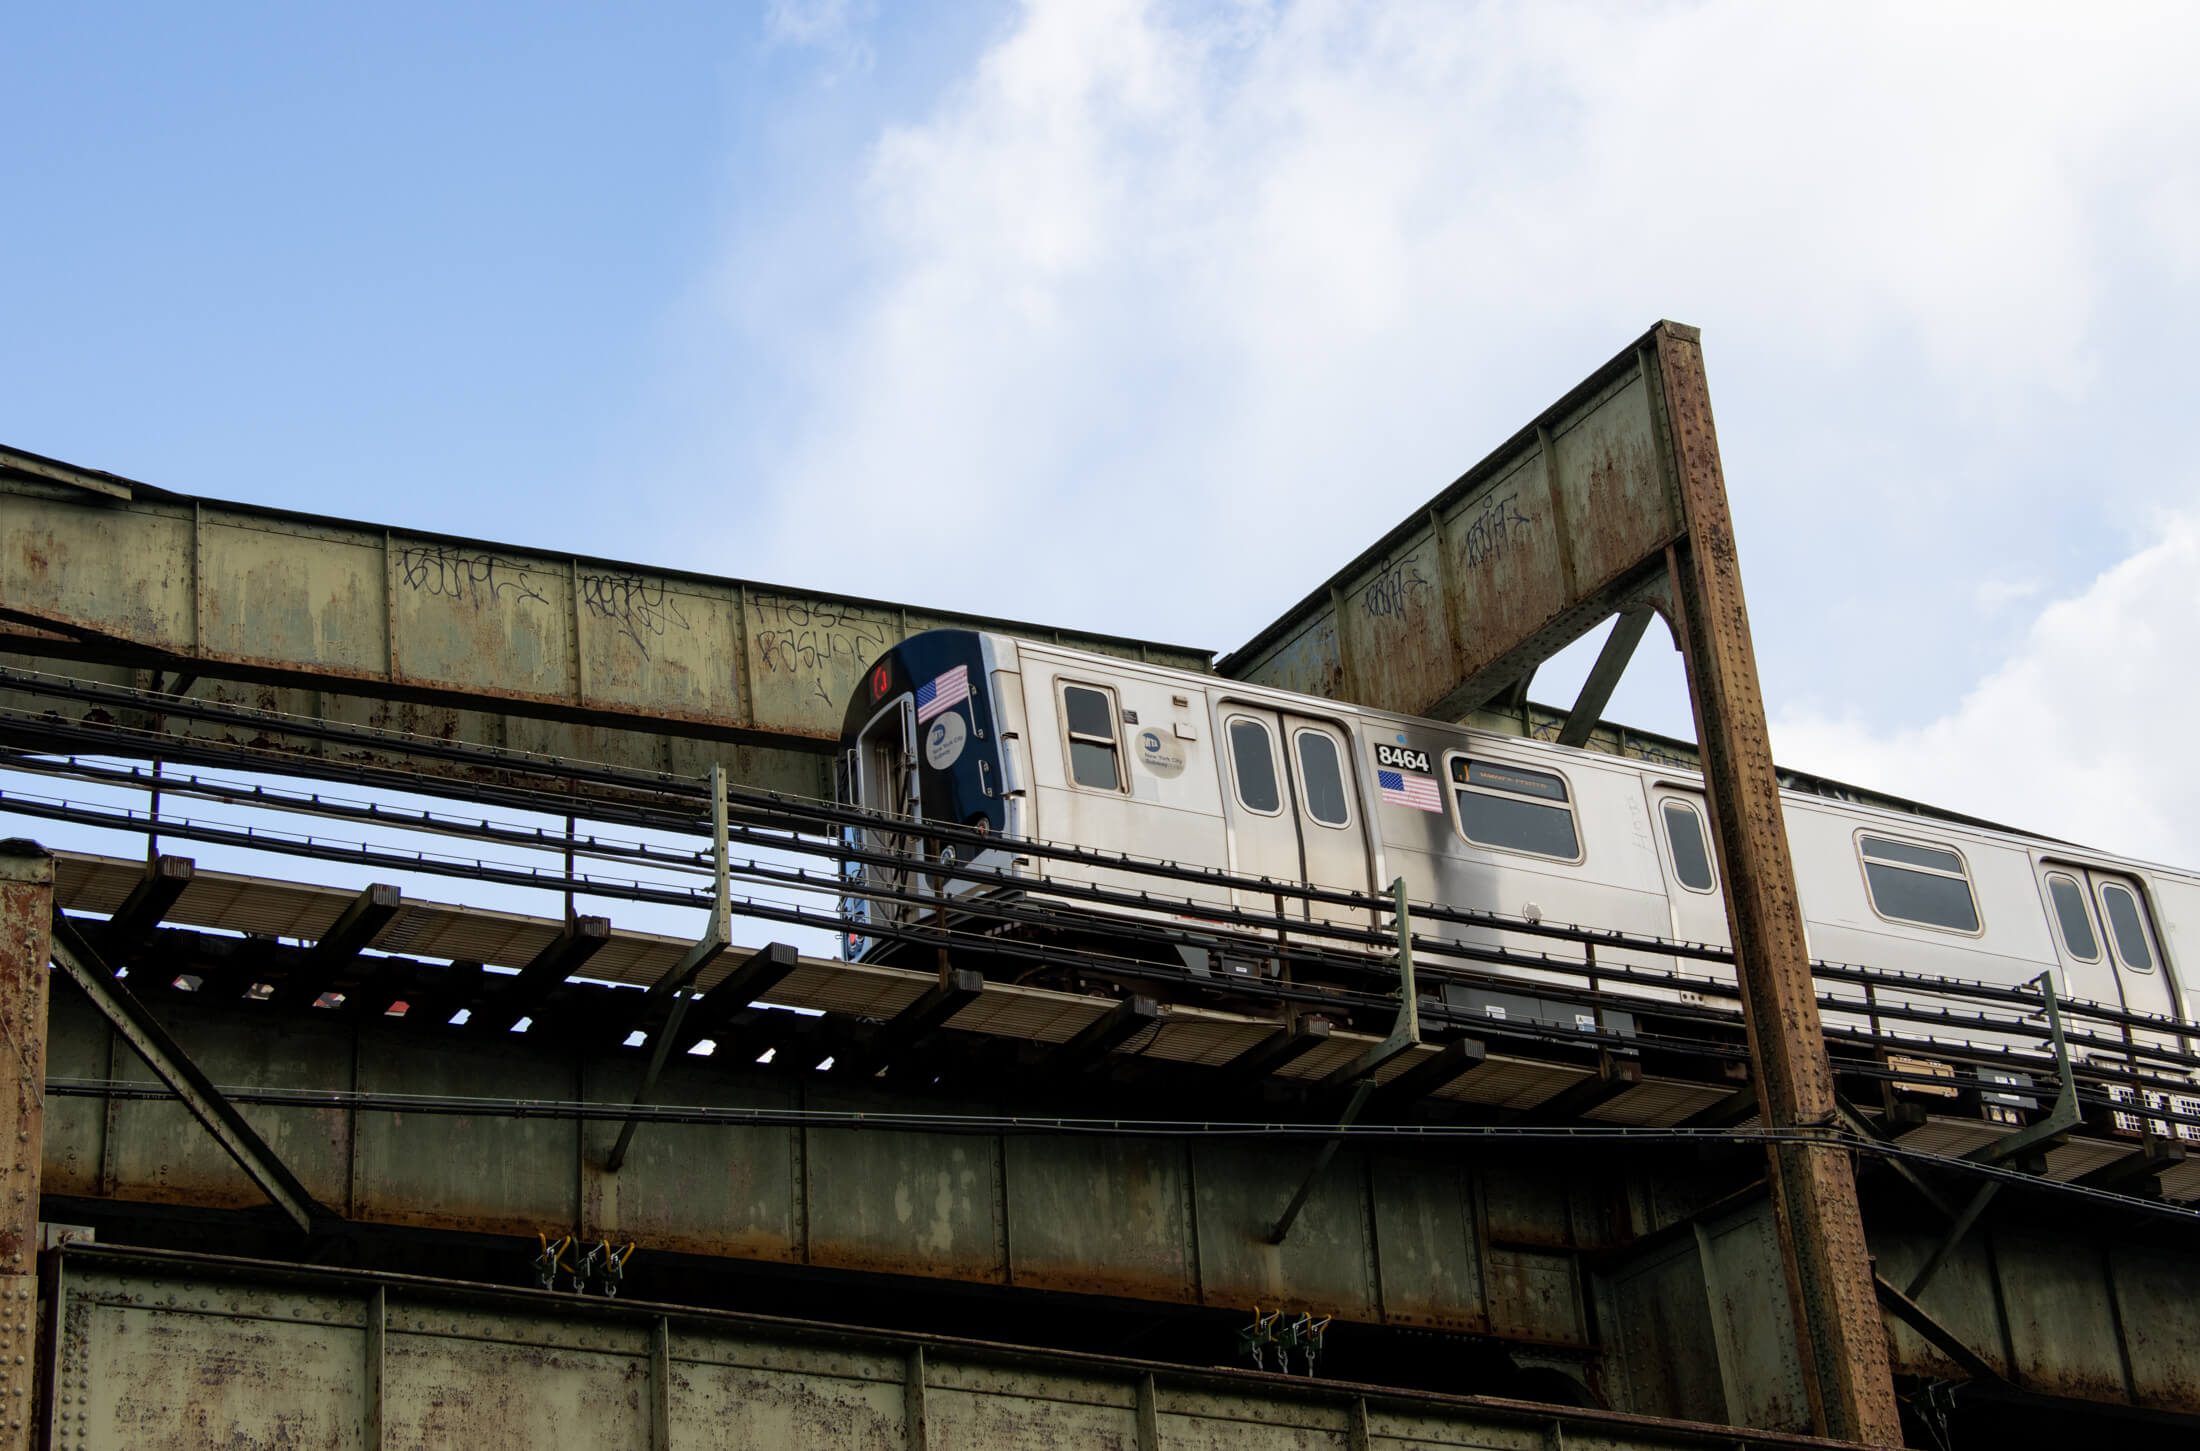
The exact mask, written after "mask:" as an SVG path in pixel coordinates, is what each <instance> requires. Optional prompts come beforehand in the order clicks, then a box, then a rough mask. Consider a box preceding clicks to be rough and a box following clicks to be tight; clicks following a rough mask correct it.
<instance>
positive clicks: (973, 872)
mask: <svg viewBox="0 0 2200 1451" xmlns="http://www.w3.org/2000/svg"><path fill="white" fill-rule="evenodd" d="M16 764H18V765H19V766H24V768H26V769H29V770H32V771H34V772H38V771H43V773H44V774H50V775H60V776H67V777H70V778H73V779H85V780H91V781H96V782H101V783H105V784H115V785H126V786H131V787H135V788H137V789H142V790H148V791H149V790H155V789H160V790H164V791H168V792H173V793H174V794H179V795H199V796H205V797H211V798H213V799H219V800H225V801H229V802H231V803H233V804H246V805H255V806H273V807H275V808H276V809H290V810H294V811H300V812H306V813H309V814H312V813H317V814H323V815H328V816H331V817H335V818H338V819H349V820H355V821H369V822H372V823H373V824H377V825H386V826H391V827H393V828H397V829H405V830H419V831H423V832H431V833H438V834H444V835H454V836H461V837H466V838H469V839H476V840H494V841H499V842H501V843H503V844H506V845H513V846H517V847H520V848H523V849H531V850H542V851H551V852H562V851H565V850H567V849H569V848H568V841H569V840H570V841H571V842H572V844H573V849H578V848H579V845H580V843H582V842H584V841H585V842H586V843H587V844H588V846H589V848H590V850H589V851H587V852H586V854H588V855H591V856H597V857H600V858H602V859H607V860H639V861H644V862H647V863H649V864H652V865H656V866H660V867H663V868H666V869H670V870H693V871H698V872H700V871H703V870H705V869H706V868H705V866H704V864H703V862H702V860H701V854H700V853H676V852H670V851H665V850H662V849H659V848H650V847H646V846H641V845H632V846H627V845H624V844H606V843H604V842H602V841H601V839H600V838H596V837H594V836H590V837H587V838H577V837H576V838H566V837H561V836H556V835H553V834H551V833H550V832H549V831H547V830H545V829H542V828H525V827H502V826H493V825H492V824H491V823H490V822H488V821H486V820H482V821H480V822H479V824H478V825H475V824H474V823H472V822H460V821H457V820H456V819H451V820H444V819H442V818H437V817H434V816H433V814H432V813H427V812H415V811H399V810H396V809H392V808H387V807H382V806H380V805H379V804H375V803H363V804H360V805H358V806H350V805H347V804H345V803H326V802H322V801H320V798H318V797H308V798H305V799H304V800H300V799H299V798H298V797H296V796H293V795H291V794H290V793H282V792H270V791H268V790H267V789H266V788H264V787H259V786H252V787H232V786H230V785H228V784H226V783H206V782H203V781H199V780H197V779H196V778H191V777H185V778H182V782H183V784H182V785H180V786H179V785H178V784H176V782H177V778H173V777H163V778H159V779H158V780H157V781H156V779H155V778H153V777H152V776H151V775H150V774H149V773H143V772H140V771H138V770H136V769H135V768H103V767H88V766H84V765H83V764H82V763H80V762H69V763H66V764H59V765H52V764H48V763H45V762H36V763H32V764H28V765H26V764H25V763H23V762H20V761H19V762H17V763H16ZM132 829H144V830H150V829H152V828H151V827H150V826H148V827H145V828H132ZM735 834H736V835H738V836H740V837H741V838H742V839H744V840H747V841H749V842H750V843H751V844H761V845H764V846H765V847H767V848H769V849H772V850H779V851H785V852H787V853H788V854H790V855H822V856H826V857H829V858H833V859H837V860H852V861H863V862H867V863H870V864H875V865H885V866H889V867H903V868H907V867H910V866H918V867H924V868H930V867H935V866H937V865H939V864H937V863H932V862H929V861H925V860H924V859H921V858H909V857H906V856H902V855H897V854H891V853H878V852H864V851H861V850H860V849H850V848H836V847H824V846H820V847H813V846H810V845H808V844H807V843H803V844H793V843H789V842H786V841H783V840H782V839H781V838H779V837H777V836H775V835H766V834H763V833H760V832H756V831H754V830H752V829H748V828H741V829H739V830H737V831H736V833H735ZM952 872H953V874H954V876H955V877H956V878H957V879H958V880H964V879H968V880H980V881H990V882H996V883H999V884H1001V885H1005V886H1011V887H1015V888H1018V889H1021V890H1024V891H1035V890H1037V891H1043V892H1044V893H1045V894H1046V895H1049V896H1069V897H1074V898H1078V899H1081V900H1089V901H1096V902H1100V903H1103V904H1106V905H1112V906H1119V907H1123V908H1126V909H1129V910H1134V911H1153V910H1160V911H1175V910H1177V909H1182V912H1183V914H1185V915H1198V916H1201V917H1202V918H1203V919H1204V920H1207V921H1210V922H1216V923H1220V924H1224V925H1229V926H1239V927H1245V928H1248V929H1251V930H1253V931H1255V932H1258V933H1263V934H1265V933H1267V932H1271V931H1284V932H1289V933H1290V934H1292V935H1294V936H1300V937H1304V936H1310V935H1311V936H1324V937H1328V938H1331V939H1334V940H1339V941H1345V942H1349V943H1352V944H1354V945H1360V946H1370V947H1378V948H1379V947H1383V946H1387V945H1388V944H1389V941H1390V938H1389V935H1388V934H1385V933H1380V932H1375V931H1370V930H1367V929H1359V928H1352V927H1348V926H1344V925H1342V924H1329V923H1321V922H1314V921H1308V920H1301V919H1291V918H1280V919H1279V918H1277V917H1274V916H1272V915H1270V914H1267V913H1255V912H1245V911H1242V910H1237V909H1231V908H1224V907H1217V906H1214V905H1213V904H1207V903H1199V902H1195V901H1190V900H1179V899H1175V898H1160V899H1155V898H1153V897H1152V896H1151V895H1150V894H1147V893H1136V894H1132V893H1129V892H1115V891H1110V890H1108V889H1105V888H1099V887H1095V886H1093V885H1091V884H1087V883H1075V882H1064V881H1061V880H1059V879H1056V878H1050V877H1031V876H1026V875H1023V874H1020V873H1012V872H1001V871H995V870H993V869H989V868H985V867H981V866H977V865H974V864H960V865H956V866H954V867H953V868H952ZM928 874H932V875H946V874H947V873H946V872H934V873H928ZM744 877H745V879H750V880H757V881H772V882H777V883H780V884H782V885H790V886H793V887H794V888H795V889H796V890H799V891H806V892H815V893H818V894H821V895H829V896H834V897H837V898H848V897H856V898H867V899H870V900H877V901H900V902H904V903H907V904H909V905H914V906H920V907H925V908H934V907H936V906H938V905H939V899H938V898H937V897H935V896H931V895H926V894H921V893H910V892H900V893H896V892H894V891H892V890H891V889H882V888H877V887H870V886H865V885H859V884H857V883H854V882H851V881H849V880H848V879H847V878H846V877H843V876H838V875H834V876H830V877H827V876H820V875H815V874H812V873H810V872H807V871H804V870H802V869H799V868H796V869H782V870H778V871H773V870H770V869H764V868H761V867H759V866H757V864H756V863H754V862H753V861H752V862H751V863H750V871H748V872H746V873H744ZM1238 880H1239V881H1240V883H1241V884H1242V888H1241V889H1247V890H1259V889H1260V885H1265V879H1256V880H1257V882H1258V885H1256V881H1255V880H1247V879H1238ZM555 885H559V886H562V885H563V884H562V883H558V884H555ZM1358 900H1359V901H1360V903H1361V904H1362V907H1363V910H1368V911H1371V912H1374V911H1379V910H1381V909H1382V908H1383V907H1386V906H1388V905H1389V904H1387V903H1381V902H1380V899H1371V898H1359V899H1358ZM956 902H957V911H959V912H963V913H969V914H974V915H980V916H984V915H994V916H996V917H1000V918H1003V919H1006V918H1008V917H1009V916H1010V914H1007V913H1003V912H1000V911H998V910H997V909H995V908H993V907H991V906H989V905H985V904H983V903H982V901H981V900H980V899H974V898H970V897H963V898H958V899H956ZM1441 911H1442V909H1434V910H1433V911H1431V913H1430V914H1429V915H1437V914H1438V913H1440V912H1441ZM1476 925H1482V924H1481V923H1480V922H1477V924H1476ZM1506 925H1507V926H1508V927H1509V928H1516V929H1518V928H1524V929H1525V930H1529V931H1533V930H1534V928H1533V926H1531V925H1529V924H1525V923H1522V924H1512V923H1511V922H1510V921H1509V920H1508V921H1507V924H1506ZM1118 930H1120V928H1118ZM862 935H869V936H880V935H883V934H881V933H879V932H875V931H874V932H870V933H865V934H862ZM1133 935H1139V934H1138V933H1136V932H1135V931H1134V933H1133ZM1143 935H1144V936H1145V937H1146V939H1147V940H1167V941H1171V942H1173V941H1174V939H1156V938H1155V937H1154V935H1153V934H1152V933H1151V932H1147V933H1144V934H1143ZM1609 938H1610V939H1617V942H1618V943H1621V944H1624V945H1625V946H1626V948H1627V949H1628V950H1630V951H1637V952H1645V953H1650V954H1652V955H1663V954H1664V953H1666V952H1668V951H1670V950H1671V947H1672V944H1670V943H1669V942H1667V940H1666V939H1660V938H1641V937H1632V938H1629V937H1624V936H1622V935H1620V934H1610V935H1609ZM1417 941H1423V942H1426V943H1427V944H1428V945H1429V946H1430V947H1431V948H1432V949H1433V950H1437V951H1441V952H1444V953H1446V954H1447V955H1451V956H1465V957H1467V958H1469V959H1470V960H1476V961H1484V962H1488V963H1491V964H1493V965H1499V966H1510V967H1516V968H1519V967H1525V968H1528V969H1531V970H1543V971H1554V972H1560V973H1564V974H1568V975H1572V976H1592V975H1593V976H1596V977H1599V978H1605V979H1610V980H1615V981H1625V982H1629V983H1631V984H1634V985H1638V986H1649V987H1653V988H1660V989H1667V990H1682V991H1690V992H1695V993H1699V994H1707V995H1711V996H1716V997H1720V998H1722V999H1732V998H1735V997H1737V996H1738V990H1737V989H1736V988H1735V987H1734V986H1733V985H1732V984H1731V983H1725V982H1721V981H1719V980H1718V979H1716V978H1702V977H1693V976H1685V975H1681V974H1678V973H1668V972H1660V971H1657V970H1645V969H1642V968H1639V967H1636V966H1632V965H1628V964H1620V963H1613V962H1610V961H1607V962H1605V963H1602V964H1598V963H1594V962H1581V963H1576V962H1572V961H1570V960H1568V959H1564V958H1552V957H1549V956H1547V955H1546V956H1540V957H1535V958H1528V957H1524V956H1522V955H1520V954H1517V953H1514V952H1511V951H1508V950H1506V949H1502V948H1497V949H1489V948H1483V947H1480V946H1478V945H1473V944H1466V943H1462V942H1459V941H1457V940H1455V939H1439V938H1428V939H1417ZM1249 945H1251V946H1255V947H1257V948H1258V949H1259V950H1260V951H1262V952H1263V953H1264V954H1275V955H1279V956H1282V957H1286V958H1289V959H1292V960H1294V961H1307V962H1311V963H1314V964H1315V965H1319V966H1323V967H1325V968H1327V969H1329V970H1331V971H1336V972H1340V973H1347V974H1349V973H1354V972H1361V973H1366V972H1374V973H1376V974H1377V975H1380V968H1379V967H1378V966H1370V965H1369V964H1368V963H1367V962H1366V961H1364V960H1362V959H1357V958H1339V957H1335V956H1326V957H1316V956H1314V955H1312V954H1308V953H1306V952H1304V951H1303V950H1301V949H1299V948H1297V947H1295V946H1294V945H1292V944H1288V943H1278V942H1276V941H1272V940H1268V939H1266V938H1262V939H1259V940H1257V941H1256V942H1255V943H1252V944H1249ZM1821 966H1822V968H1823V970H1824V975H1826V976H1829V977H1832V978H1833V979H1834V980H1836V981H1858V980H1861V981H1863V982H1865V983H1866V984H1867V985H1869V986H1900V987H1902V988H1904V989H1907V990H1909V991H1913V992H1914V991H1927V992H1936V993H1942V994H1947V995H1950V996H1957V997H1973V998H1983V999H1986V1000H1988V1001H1995V1002H2015V1003H2017V1004H2020V1005H2023V1006H2026V1007H2031V1006H2032V1005H2033V1001H2034V1000H2033V999H2032V998H2030V997H2028V996H2026V995H2023V994H2022V993H2021V992H2015V991H2011V990H2008V989H2002V988H1999V987H1995V986H1993V985H1987V984H1976V983H1970V982H1966V981H1964V980H1961V979H1946V978H1934V977H1929V976H1924V975H1918V974H1885V973H1880V972H1877V971H1876V970H1856V969H1846V968H1843V967H1842V966H1840V965H1835V964H1822V965H1821ZM1538 986H1539V987H1541V988H1544V989H1546V990H1547V993H1546V995H1549V996H1552V997H1554V998H1559V999H1561V1000H1567V999H1573V1000H1578V1001H1584V1002H1594V1001H1601V1000H1602V999H1601V994H1598V993H1596V991H1595V990H1594V989H1593V988H1592V989H1589V990H1587V991H1588V992H1589V995H1590V996H1589V997H1588V998H1582V997H1581V996H1580V995H1581V992H1582V990H1581V989H1570V988H1569V987H1568V986H1566V985H1558V984H1539V985H1538ZM1820 1001H1821V1004H1822V1005H1823V1006H1826V1007H1828V1008H1830V1009H1832V1010H1835V1011H1841V1012H1853V1013H1856V1014H1859V1015H1862V1016H1866V1017H1873V1016H1877V1017H1885V1018H1892V1019H1896V1020H1901V1021H1914V1022H1926V1023H1935V1024H1942V1025H1955V1024H1963V1023H1971V1024H1976V1025H1979V1026H1981V1027H1983V1028H1985V1029H1986V1030H1988V1031H1995V1032H2002V1033H2015V1034H2018V1035H2021V1036H2032V1037H2044V1031H2043V1030H2041V1029H2035V1028H2032V1027H2030V1026H2029V1025H2026V1024H2024V1023H2021V1022H2009V1021H2006V1020H2003V1021H1999V1022H1997V1021H1996V1020H1992V1019H1986V1018H1976V1019H1964V1018H1956V1017H1952V1016H1951V1015H1950V1014H1949V1013H1948V1012H1947V1011H1946V1010H1944V1009H1943V1010H1939V1011H1937V1012H1935V1011H1929V1010H1923V1009H1918V1008H1913V1007H1906V1006H1904V1005H1902V1004H1899V1003H1893V1004H1890V1003H1876V1002H1851V1001H1847V1000H1839V999H1834V998H1832V997H1829V996H1822V997H1821V999H1820ZM1661 1011H1663V1012H1665V1013H1666V1014H1667V1015H1669V1016H1676V1017H1701V1018H1704V1019H1705V1020H1707V1021H1725V1020H1726V1019H1727V1015H1725V1014H1722V1013H1719V1012H1717V1011H1716V1010H1713V1011H1711V1012H1708V1013H1692V1012H1690V1011H1688V1005H1685V1004H1666V1005H1663V1007H1662V1008H1661ZM2084 1012H2085V1015H2086V1016H2088V1017H2090V1018H2093V1019H2095V1020H2096V1021H2103V1022H2111V1023H2118V1024H2122V1025H2126V1026H2138V1027H2143V1028H2145V1029H2147V1030H2149V1031H2154V1032H2167V1033H2170V1034H2172V1035H2175V1034H2176V1031H2177V1028H2178V1027H2179V1026H2180V1025H2177V1024H2175V1023H2174V1022H2173V1021H2172V1020H2169V1019H2162V1018H2154V1017H2151V1016H2149V1015H2143V1014H2131V1013H2128V1012H2121V1011H2115V1010H2106V1009H2102V1008H2101V1007H2100V1005H2096V1004H2089V1005H2087V1007H2086V1008H2085V1009H2084ZM2081 1041H2082V1042H2084V1043H2085V1044H2086V1045H2088V1046H2095V1047H2100V1048H2104V1049H2108V1050H2112V1051H2117V1052H2122V1053H2127V1054H2128V1053H2132V1052H2136V1053H2137V1054H2139V1055H2140V1056H2144V1057H2149V1058H2152V1059H2155V1060H2158V1061H2164V1062H2172V1063H2177V1064H2180V1065H2187V1064H2200V1058H2192V1057H2188V1056H2187V1055H2183V1054H2179V1053H2175V1052H2173V1051H2170V1050H2164V1049H2160V1048H2157V1047H2155V1046H2152V1045H2146V1044H2127V1043H2125V1042H2123V1041H2120V1040H2116V1039H2106V1040H2103V1039H2096V1038H2092V1037H2091V1036H2090V1035H2088V1036H2087V1037H2085V1038H2083V1039H2082V1040H2081Z"/></svg>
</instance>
